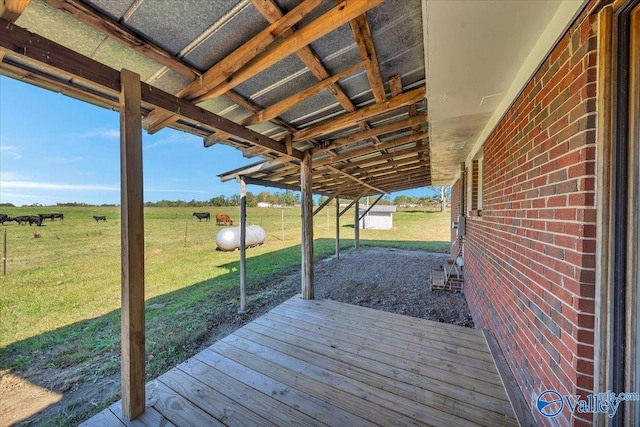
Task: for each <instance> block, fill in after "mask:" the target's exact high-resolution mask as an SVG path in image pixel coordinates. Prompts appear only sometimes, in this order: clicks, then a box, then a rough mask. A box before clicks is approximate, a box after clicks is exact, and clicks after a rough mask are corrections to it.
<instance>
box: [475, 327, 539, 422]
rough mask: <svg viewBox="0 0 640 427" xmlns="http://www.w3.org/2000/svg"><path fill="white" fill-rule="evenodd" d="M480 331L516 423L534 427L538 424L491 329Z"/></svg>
mask: <svg viewBox="0 0 640 427" xmlns="http://www.w3.org/2000/svg"><path fill="white" fill-rule="evenodd" d="M482 333H483V335H484V338H485V340H486V341H487V346H488V347H489V351H490V352H491V356H492V357H493V361H494V363H495V365H496V368H497V369H498V375H499V376H500V379H501V381H502V385H503V387H504V389H505V391H506V393H507V397H508V398H509V403H510V404H511V409H513V412H514V414H515V416H516V419H517V420H518V424H519V425H520V426H521V427H536V426H537V425H538V424H537V423H536V420H535V419H534V418H533V415H532V414H531V410H530V409H529V405H528V404H527V401H526V399H525V398H524V395H523V394H522V391H521V390H520V387H518V382H517V381H516V379H515V377H514V376H513V372H512V371H511V368H510V367H509V364H508V363H507V359H506V358H505V357H504V353H503V352H502V349H501V348H500V345H498V341H496V339H495V337H494V336H493V333H491V331H489V330H487V329H482Z"/></svg>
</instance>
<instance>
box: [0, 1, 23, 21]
mask: <svg viewBox="0 0 640 427" xmlns="http://www.w3.org/2000/svg"><path fill="white" fill-rule="evenodd" d="M29 1H30V0H0V18H2V19H4V20H5V21H9V22H16V20H17V19H18V18H19V17H20V15H22V12H24V10H25V9H26V8H27V6H28V5H29Z"/></svg>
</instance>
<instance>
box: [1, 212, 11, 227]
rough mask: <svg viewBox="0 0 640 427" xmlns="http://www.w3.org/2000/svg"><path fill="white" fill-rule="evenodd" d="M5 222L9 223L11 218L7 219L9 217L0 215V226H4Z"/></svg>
mask: <svg viewBox="0 0 640 427" xmlns="http://www.w3.org/2000/svg"><path fill="white" fill-rule="evenodd" d="M5 221H11V218H9V215H7V214H0V224H3V225H4V223H5Z"/></svg>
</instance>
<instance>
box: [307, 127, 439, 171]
mask: <svg viewBox="0 0 640 427" xmlns="http://www.w3.org/2000/svg"><path fill="white" fill-rule="evenodd" d="M428 137H429V132H428V131H424V132H420V133H416V134H411V135H406V136H402V137H400V138H396V139H392V140H391V141H386V142H384V143H383V144H380V145H378V146H376V147H363V148H359V149H357V150H351V151H349V152H347V153H344V154H339V155H337V156H334V157H330V158H328V159H323V160H316V161H315V162H314V164H315V165H316V167H320V166H325V165H328V164H333V163H337V162H341V161H344V160H348V159H353V158H355V157H359V156H363V155H365V154H370V153H374V152H376V151H382V150H388V149H391V148H394V147H398V146H401V145H405V144H409V143H411V142H414V141H419V140H421V139H424V138H428Z"/></svg>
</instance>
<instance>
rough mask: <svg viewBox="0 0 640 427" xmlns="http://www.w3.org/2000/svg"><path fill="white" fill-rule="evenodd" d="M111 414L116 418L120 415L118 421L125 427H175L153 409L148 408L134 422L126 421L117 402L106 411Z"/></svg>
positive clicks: (120, 404) (120, 405)
mask: <svg viewBox="0 0 640 427" xmlns="http://www.w3.org/2000/svg"><path fill="white" fill-rule="evenodd" d="M106 410H109V411H111V412H113V413H114V414H115V415H116V416H118V415H120V416H119V417H118V418H119V419H120V421H121V422H122V423H123V424H124V425H126V426H127V427H157V426H163V427H175V425H174V424H173V423H172V422H171V421H169V420H168V419H166V418H165V417H164V415H162V414H161V413H160V412H158V411H157V410H156V409H155V408H154V407H152V406H150V407H147V408H146V409H145V411H144V412H143V413H142V414H140V416H138V418H136V419H135V420H131V421H129V420H127V419H126V418H124V417H122V401H121V400H119V401H117V402H116V403H114V404H113V405H111V406H110V407H109V408H108V409H106Z"/></svg>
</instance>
